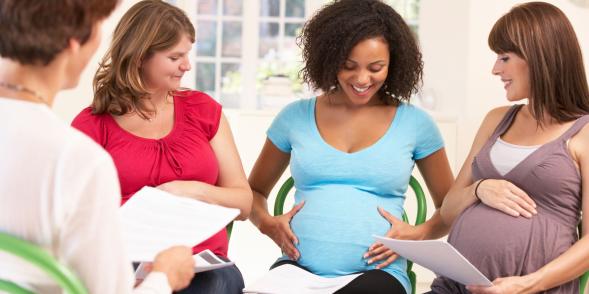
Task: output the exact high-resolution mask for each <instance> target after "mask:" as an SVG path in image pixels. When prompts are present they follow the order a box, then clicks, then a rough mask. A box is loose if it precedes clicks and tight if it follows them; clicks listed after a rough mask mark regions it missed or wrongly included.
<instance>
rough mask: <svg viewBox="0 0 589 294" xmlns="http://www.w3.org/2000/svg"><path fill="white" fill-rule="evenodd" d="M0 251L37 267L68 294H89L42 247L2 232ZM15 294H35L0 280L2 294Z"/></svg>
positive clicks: (78, 281)
mask: <svg viewBox="0 0 589 294" xmlns="http://www.w3.org/2000/svg"><path fill="white" fill-rule="evenodd" d="M0 251H5V252H8V253H10V254H12V255H15V256H18V257H20V258H22V259H23V260H26V261H28V262H29V263H31V264H33V265H35V266H37V267H38V268H39V269H41V270H42V271H43V272H45V273H46V274H47V275H48V276H49V277H51V278H52V279H53V280H54V281H55V282H57V284H58V285H59V286H60V287H61V288H62V289H63V290H64V291H65V293H68V294H87V293H88V291H86V288H85V287H84V284H83V283H82V282H81V281H80V280H79V279H78V277H76V275H74V274H73V273H72V272H71V271H70V270H68V269H67V268H66V267H65V266H63V265H61V264H60V263H59V262H57V260H55V258H53V256H51V255H50V254H49V253H47V252H45V251H44V250H43V249H42V248H41V247H39V246H37V245H34V244H32V243H30V242H28V241H25V240H22V239H19V238H17V237H14V236H12V235H9V234H7V233H3V232H0ZM2 291H5V292H8V293H13V294H33V293H34V292H31V291H30V290H27V289H25V288H23V287H22V286H19V285H17V284H16V283H13V282H11V281H7V280H3V279H0V292H2Z"/></svg>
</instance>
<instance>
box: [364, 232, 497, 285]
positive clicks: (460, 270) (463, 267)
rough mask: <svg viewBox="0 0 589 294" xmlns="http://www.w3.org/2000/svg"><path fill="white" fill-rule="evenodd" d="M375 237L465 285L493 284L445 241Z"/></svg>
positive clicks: (426, 266)
mask: <svg viewBox="0 0 589 294" xmlns="http://www.w3.org/2000/svg"><path fill="white" fill-rule="evenodd" d="M374 238H375V239H376V241H377V242H380V243H382V244H383V245H384V246H386V247H388V248H390V249H391V250H393V251H395V252H396V253H398V254H399V255H401V256H403V257H405V258H407V259H408V260H411V261H413V262H414V263H417V264H419V265H421V266H423V267H425V268H428V269H430V270H431V271H433V272H434V273H436V274H438V275H441V276H444V277H447V278H450V279H452V280H454V281H456V282H458V283H461V284H463V285H479V286H492V285H493V284H492V283H491V281H489V279H487V277H485V276H484V275H483V274H482V273H481V272H480V271H479V270H478V269H477V268H476V267H474V265H472V264H471V263H470V262H469V261H468V260H467V259H466V258H465V257H464V256H462V254H460V252H458V250H456V248H454V247H453V246H452V245H450V244H449V243H447V242H445V241H441V240H424V241H413V240H396V239H390V238H386V237H379V236H374Z"/></svg>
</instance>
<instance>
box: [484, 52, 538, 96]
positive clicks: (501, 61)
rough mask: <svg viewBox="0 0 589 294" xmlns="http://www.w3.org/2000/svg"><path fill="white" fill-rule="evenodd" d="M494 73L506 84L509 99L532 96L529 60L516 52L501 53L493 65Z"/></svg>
mask: <svg viewBox="0 0 589 294" xmlns="http://www.w3.org/2000/svg"><path fill="white" fill-rule="evenodd" d="M493 74H494V75H498V76H499V77H500V78H501V81H502V82H503V84H504V88H505V91H506V96H507V100H509V101H518V100H521V99H525V98H530V71H529V67H528V64H527V62H526V61H525V60H524V59H523V58H521V57H519V56H517V54H514V53H509V52H508V53H501V54H498V55H497V61H495V65H494V66H493Z"/></svg>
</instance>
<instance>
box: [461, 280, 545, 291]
mask: <svg viewBox="0 0 589 294" xmlns="http://www.w3.org/2000/svg"><path fill="white" fill-rule="evenodd" d="M533 286H534V281H533V280H532V279H531V278H530V277H529V276H521V277H506V278H498V279H495V280H494V281H493V286H491V287H484V286H467V287H466V289H468V291H470V292H472V293H473V294H528V293H536V292H535V291H533V290H532V288H533Z"/></svg>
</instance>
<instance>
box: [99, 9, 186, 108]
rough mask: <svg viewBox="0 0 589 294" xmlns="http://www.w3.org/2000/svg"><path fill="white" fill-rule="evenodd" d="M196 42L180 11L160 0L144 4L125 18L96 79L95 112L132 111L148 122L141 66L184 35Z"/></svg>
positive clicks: (132, 10) (116, 30) (170, 46)
mask: <svg viewBox="0 0 589 294" xmlns="http://www.w3.org/2000/svg"><path fill="white" fill-rule="evenodd" d="M185 35H186V36H188V37H189V38H190V40H191V41H192V42H193V43H194V40H195V32H194V27H193V25H192V23H191V22H190V20H189V19H188V17H187V16H186V14H185V13H184V12H183V11H182V10H180V9H179V8H177V7H175V6H173V5H170V4H168V3H165V2H163V1H160V0H145V1H141V2H139V3H137V4H135V5H133V7H131V9H129V11H127V12H126V13H125V15H123V17H122V18H121V21H120V22H119V24H118V25H117V27H116V29H115V31H114V34H113V39H112V43H111V45H110V48H109V49H108V51H107V53H106V55H105V56H104V57H103V59H102V61H101V62H100V64H99V68H98V71H96V75H95V76H94V100H93V101H92V113H94V114H103V113H109V114H112V115H123V114H127V113H129V112H137V114H138V115H139V116H140V117H142V118H144V119H147V117H148V114H149V113H153V112H154V110H152V109H151V108H150V107H149V106H148V105H146V103H145V102H146V97H148V95H149V94H150V93H149V92H148V90H147V89H146V87H145V83H144V81H143V78H142V72H141V67H142V64H143V62H145V61H146V60H147V59H149V58H150V57H151V56H152V55H153V54H154V53H155V52H160V51H163V50H167V49H170V48H172V47H173V46H174V45H176V44H177V43H178V42H179V41H180V40H181V38H182V37H183V36H185Z"/></svg>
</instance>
